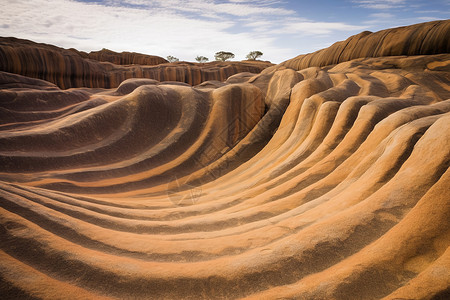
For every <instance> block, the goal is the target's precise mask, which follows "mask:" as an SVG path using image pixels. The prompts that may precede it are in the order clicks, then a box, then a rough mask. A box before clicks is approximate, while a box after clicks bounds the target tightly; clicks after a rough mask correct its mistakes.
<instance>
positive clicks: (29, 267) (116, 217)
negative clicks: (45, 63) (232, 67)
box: [0, 22, 450, 299]
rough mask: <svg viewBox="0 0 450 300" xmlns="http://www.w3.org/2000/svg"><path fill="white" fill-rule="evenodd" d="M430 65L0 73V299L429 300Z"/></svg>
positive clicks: (436, 253)
mask: <svg viewBox="0 0 450 300" xmlns="http://www.w3.org/2000/svg"><path fill="white" fill-rule="evenodd" d="M436 24H444V25H445V26H444V25H443V27H442V28H448V22H442V23H436ZM427 26H430V24H422V25H417V26H412V27H405V28H400V29H393V31H395V32H396V34H397V36H398V37H397V39H401V38H407V37H409V36H410V35H409V33H411V32H412V31H411V30H413V29H414V30H417V31H420V30H422V28H428V27H427ZM436 26H437V25H436ZM439 26H441V25H439ZM446 30H447V29H446ZM402 32H403V33H404V34H401V33H402ZM429 32H432V31H431V30H430V31H429ZM375 34H376V33H375ZM445 34H446V35H445ZM448 35H449V32H448V30H447V32H446V33H444V32H441V36H448ZM427 37H428V36H427V34H425V33H424V38H423V41H424V44H423V46H422V47H421V49H426V48H427V46H426V45H427V44H426V42H425V41H427ZM386 40H387V39H386ZM436 40H438V39H436ZM405 43H406V42H405ZM405 43H401V41H399V42H398V45H405ZM401 47H405V46H401ZM324 51H325V50H324ZM437 52H441V53H437ZM446 52H447V51H446V50H445V47H444V48H441V49H440V51H438V50H435V52H433V54H426V53H420V51H419V52H418V53H416V52H411V53H409V52H408V53H403V54H408V56H385V57H370V58H357V59H353V60H349V61H344V62H341V63H339V64H334V65H321V66H312V67H308V68H303V67H298V68H297V67H295V68H294V67H291V65H290V63H284V64H282V65H278V66H276V67H271V68H270V69H267V70H265V71H264V72H263V73H262V74H250V73H240V74H236V75H234V76H231V77H230V78H228V80H227V81H226V82H219V81H206V82H203V83H201V84H199V85H196V86H189V85H187V84H185V83H175V82H160V81H156V80H152V79H128V80H126V81H123V82H122V83H121V84H120V85H119V86H118V87H117V88H113V89H98V88H97V89H93V88H73V89H67V90H61V89H60V88H58V87H57V86H56V85H54V84H52V83H49V82H46V81H42V80H39V79H34V78H29V77H24V76H21V75H17V74H12V73H6V72H2V73H0V89H1V90H0V101H1V102H0V103H1V106H0V120H1V124H0V258H1V259H0V295H2V296H1V297H3V298H6V299H27V298H32V299H35V298H38V299H103V298H104V299H111V298H113V299H114V298H115V299H147V298H148V299H215V298H230V299H235V298H251V299H291V298H293V299H448V298H449V296H450V289H449V287H450V248H449V245H450V170H449V165H450V54H448V53H446ZM396 54H398V53H396ZM416 54H417V55H416ZM425 54H426V55H425ZM297 66H298V64H297Z"/></svg>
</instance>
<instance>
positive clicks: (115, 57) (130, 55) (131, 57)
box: [84, 48, 169, 66]
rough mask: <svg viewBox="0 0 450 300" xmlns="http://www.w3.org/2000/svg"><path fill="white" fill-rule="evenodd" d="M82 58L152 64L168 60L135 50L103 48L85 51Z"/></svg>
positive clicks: (122, 63) (124, 63)
mask: <svg viewBox="0 0 450 300" xmlns="http://www.w3.org/2000/svg"><path fill="white" fill-rule="evenodd" d="M84 58H90V59H95V60H98V61H107V62H110V63H113V64H116V65H148V66H154V65H159V64H164V63H168V62H169V61H167V60H166V59H164V58H162V57H160V56H155V55H146V54H142V53H136V52H121V53H118V52H114V51H111V50H109V49H105V48H103V49H102V50H100V51H91V52H89V53H86V56H85V57H84Z"/></svg>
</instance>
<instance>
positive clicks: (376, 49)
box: [281, 20, 450, 70]
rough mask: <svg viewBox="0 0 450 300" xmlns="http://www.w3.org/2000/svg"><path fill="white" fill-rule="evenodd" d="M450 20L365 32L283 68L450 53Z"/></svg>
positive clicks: (307, 55) (296, 58) (286, 63)
mask: <svg viewBox="0 0 450 300" xmlns="http://www.w3.org/2000/svg"><path fill="white" fill-rule="evenodd" d="M449 32H450V21H448V20H445V21H434V22H428V23H422V24H416V25H411V26H405V27H398V28H391V29H386V30H381V31H378V32H375V33H373V32H370V31H364V32H361V33H360V34H357V35H353V36H351V37H349V38H348V39H347V40H345V41H341V42H337V43H335V44H333V45H332V46H330V47H328V48H325V49H322V50H319V51H316V52H314V53H310V54H306V55H299V56H297V57H295V58H293V59H290V60H287V61H285V62H283V63H281V65H283V66H287V67H289V68H292V69H295V70H301V69H305V68H309V67H323V66H328V65H334V64H338V63H341V62H345V61H349V60H353V59H356V58H364V57H382V56H398V55H428V54H439V53H449V52H450V39H449V38H448V34H449Z"/></svg>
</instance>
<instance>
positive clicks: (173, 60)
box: [167, 55, 180, 62]
mask: <svg viewBox="0 0 450 300" xmlns="http://www.w3.org/2000/svg"><path fill="white" fill-rule="evenodd" d="M167 60H168V61H169V62H176V61H180V60H179V59H178V58H176V57H175V56H172V55H169V56H167Z"/></svg>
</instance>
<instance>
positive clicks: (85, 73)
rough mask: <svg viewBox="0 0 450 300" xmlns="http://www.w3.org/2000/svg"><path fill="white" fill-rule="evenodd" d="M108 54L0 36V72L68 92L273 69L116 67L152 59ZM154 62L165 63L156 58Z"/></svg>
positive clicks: (252, 65)
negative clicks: (135, 80) (142, 80)
mask: <svg viewBox="0 0 450 300" xmlns="http://www.w3.org/2000/svg"><path fill="white" fill-rule="evenodd" d="M111 52H112V51H111ZM111 52H110V51H108V50H105V51H99V52H91V53H89V54H86V53H84V52H80V51H76V50H74V49H71V50H66V49H63V48H59V47H55V46H52V45H47V44H38V43H34V42H31V41H28V40H21V39H16V38H4V37H0V71H3V72H9V73H15V74H19V75H24V76H27V77H33V78H38V79H43V80H46V81H49V82H52V83H54V84H56V85H57V86H59V87H60V88H62V89H68V88H74V87H91V88H115V87H118V86H119V84H120V83H121V82H122V81H124V80H126V79H129V78H148V79H156V80H158V81H179V82H185V83H188V84H190V85H197V84H200V83H202V82H204V81H208V80H217V81H225V80H226V79H227V78H228V77H229V76H231V75H234V74H237V73H241V72H251V73H259V72H261V71H262V70H264V69H265V68H267V67H269V66H272V64H271V63H269V62H262V61H243V62H210V63H206V64H197V63H188V62H178V63H171V64H161V63H160V64H158V65H156V66H149V65H141V64H140V65H116V64H113V63H111V62H114V63H120V64H122V63H124V64H127V63H131V64H132V63H139V62H141V61H143V62H145V61H147V60H148V59H150V60H152V59H153V58H152V57H151V56H144V55H141V54H135V53H126V52H125V53H116V54H112V53H111ZM113 53H115V52H113ZM86 55H87V57H86ZM149 57H150V58H149ZM98 60H100V61H101V62H99V61H98ZM157 61H165V60H164V59H163V58H158V59H157Z"/></svg>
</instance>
